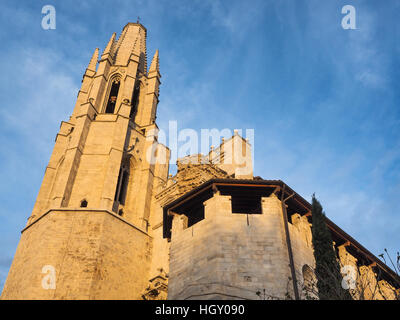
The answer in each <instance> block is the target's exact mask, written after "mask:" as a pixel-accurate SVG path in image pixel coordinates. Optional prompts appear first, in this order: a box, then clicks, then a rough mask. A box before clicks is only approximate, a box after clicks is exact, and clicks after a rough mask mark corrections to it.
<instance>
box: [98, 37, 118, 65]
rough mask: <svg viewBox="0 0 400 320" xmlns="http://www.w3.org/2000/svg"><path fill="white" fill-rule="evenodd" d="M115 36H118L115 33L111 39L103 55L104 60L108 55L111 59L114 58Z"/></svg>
mask: <svg viewBox="0 0 400 320" xmlns="http://www.w3.org/2000/svg"><path fill="white" fill-rule="evenodd" d="M115 36H116V33H115V32H114V33H113V34H112V36H111V38H110V41H108V44H107V46H106V48H105V49H104V51H103V53H102V55H101V58H102V59H104V58H105V57H106V56H107V55H110V56H111V57H112V56H113V51H114V42H115Z"/></svg>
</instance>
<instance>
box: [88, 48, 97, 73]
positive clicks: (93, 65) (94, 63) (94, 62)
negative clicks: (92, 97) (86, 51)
mask: <svg viewBox="0 0 400 320" xmlns="http://www.w3.org/2000/svg"><path fill="white" fill-rule="evenodd" d="M98 60H99V48H96V49H95V50H94V52H93V55H92V58H91V59H90V62H89V65H88V67H87V68H88V69H89V70H91V71H94V72H96V66H97V61H98Z"/></svg>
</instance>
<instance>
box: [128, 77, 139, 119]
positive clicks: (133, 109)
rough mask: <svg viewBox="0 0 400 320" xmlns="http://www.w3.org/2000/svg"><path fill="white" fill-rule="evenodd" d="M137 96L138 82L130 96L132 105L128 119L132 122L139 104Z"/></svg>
mask: <svg viewBox="0 0 400 320" xmlns="http://www.w3.org/2000/svg"><path fill="white" fill-rule="evenodd" d="M139 94H140V82H138V83H137V84H136V85H135V89H134V90H133V94H132V105H131V112H130V115H129V117H130V118H131V119H132V120H134V119H135V116H136V113H137V109H138V103H139Z"/></svg>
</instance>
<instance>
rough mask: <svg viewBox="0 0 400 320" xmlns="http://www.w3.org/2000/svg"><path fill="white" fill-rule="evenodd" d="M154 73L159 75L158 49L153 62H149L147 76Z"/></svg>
mask: <svg viewBox="0 0 400 320" xmlns="http://www.w3.org/2000/svg"><path fill="white" fill-rule="evenodd" d="M153 72H155V73H156V74H159V73H160V58H159V54H158V49H157V50H156V53H155V54H154V57H153V60H152V61H151V65H150V69H149V76H150V74H151V73H153Z"/></svg>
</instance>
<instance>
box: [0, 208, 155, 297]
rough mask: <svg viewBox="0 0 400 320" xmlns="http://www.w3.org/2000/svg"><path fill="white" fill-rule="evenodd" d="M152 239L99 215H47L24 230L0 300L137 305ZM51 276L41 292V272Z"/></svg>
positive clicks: (115, 219) (118, 220) (120, 221)
mask: <svg viewBox="0 0 400 320" xmlns="http://www.w3.org/2000/svg"><path fill="white" fill-rule="evenodd" d="M151 245H152V239H151V238H150V237H149V236H148V235H147V234H146V233H144V232H143V231H140V230H139V229H137V228H135V227H134V226H132V225H130V224H128V223H127V222H125V221H124V220H123V219H122V218H121V217H119V216H117V215H115V214H113V213H111V212H109V211H104V210H98V211H95V210H82V209H80V210H79V209H76V210H72V209H71V210H51V211H50V212H48V213H47V214H45V215H44V216H42V218H41V219H39V220H37V221H36V222H35V223H34V224H32V225H31V226H29V227H28V228H27V229H25V230H24V231H23V233H22V236H21V241H20V243H19V245H18V248H17V252H16V254H15V258H14V260H13V263H12V266H11V268H10V273H9V275H8V278H7V281H6V283H5V286H4V290H3V293H2V296H1V298H2V299H140V298H141V293H142V292H143V290H144V289H145V286H146V285H147V281H148V270H149V265H150V252H151ZM45 265H51V266H53V267H54V268H55V271H56V288H55V289H47V290H46V289H44V288H43V287H42V279H43V278H44V277H45V276H46V274H42V268H43V266H45Z"/></svg>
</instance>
